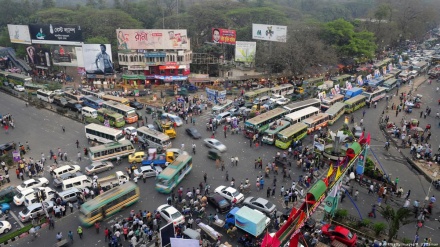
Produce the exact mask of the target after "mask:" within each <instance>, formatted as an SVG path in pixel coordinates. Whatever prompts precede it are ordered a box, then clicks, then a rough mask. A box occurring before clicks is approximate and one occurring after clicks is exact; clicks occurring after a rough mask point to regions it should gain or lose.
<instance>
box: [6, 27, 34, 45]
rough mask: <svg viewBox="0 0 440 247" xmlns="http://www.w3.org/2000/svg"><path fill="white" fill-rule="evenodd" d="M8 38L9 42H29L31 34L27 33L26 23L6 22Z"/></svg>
mask: <svg viewBox="0 0 440 247" xmlns="http://www.w3.org/2000/svg"><path fill="white" fill-rule="evenodd" d="M8 31H9V39H10V40H11V43H18V44H28V45H30V44H31V36H30V35H29V26H28V25H13V24H8Z"/></svg>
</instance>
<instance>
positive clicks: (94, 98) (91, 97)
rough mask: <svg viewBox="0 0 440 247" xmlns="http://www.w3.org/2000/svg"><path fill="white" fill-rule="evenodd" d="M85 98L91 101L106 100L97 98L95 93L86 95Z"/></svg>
mask: <svg viewBox="0 0 440 247" xmlns="http://www.w3.org/2000/svg"><path fill="white" fill-rule="evenodd" d="M83 98H86V99H88V100H90V101H95V102H104V100H102V99H100V98H97V97H95V96H93V95H86V96H84V97H83Z"/></svg>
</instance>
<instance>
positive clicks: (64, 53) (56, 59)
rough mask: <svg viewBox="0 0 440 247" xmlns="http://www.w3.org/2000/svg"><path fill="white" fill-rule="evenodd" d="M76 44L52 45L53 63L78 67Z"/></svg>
mask: <svg viewBox="0 0 440 247" xmlns="http://www.w3.org/2000/svg"><path fill="white" fill-rule="evenodd" d="M76 48H77V47H76V46H67V45H53V46H51V47H50V52H51V55H52V63H53V65H58V66H67V67H77V66H78V57H77V53H76Z"/></svg>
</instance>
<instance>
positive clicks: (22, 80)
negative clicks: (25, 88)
mask: <svg viewBox="0 0 440 247" xmlns="http://www.w3.org/2000/svg"><path fill="white" fill-rule="evenodd" d="M7 78H8V81H9V82H10V83H14V85H24V84H27V83H32V80H33V79H32V77H30V76H27V75H22V74H17V73H10V74H9V75H8V76H7Z"/></svg>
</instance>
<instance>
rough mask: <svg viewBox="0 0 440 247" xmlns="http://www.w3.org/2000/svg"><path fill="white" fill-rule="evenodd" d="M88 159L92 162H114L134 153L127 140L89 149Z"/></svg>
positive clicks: (131, 144) (131, 145)
mask: <svg viewBox="0 0 440 247" xmlns="http://www.w3.org/2000/svg"><path fill="white" fill-rule="evenodd" d="M88 150H89V158H90V160H91V161H92V162H95V161H105V160H115V159H117V158H118V157H120V158H122V157H126V156H129V155H130V154H134V153H135V151H136V150H135V149H134V146H133V143H131V142H130V141H129V140H122V141H119V142H110V143H106V144H102V145H99V146H94V147H89V148H88Z"/></svg>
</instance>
